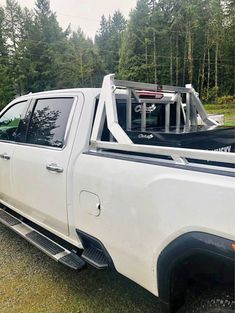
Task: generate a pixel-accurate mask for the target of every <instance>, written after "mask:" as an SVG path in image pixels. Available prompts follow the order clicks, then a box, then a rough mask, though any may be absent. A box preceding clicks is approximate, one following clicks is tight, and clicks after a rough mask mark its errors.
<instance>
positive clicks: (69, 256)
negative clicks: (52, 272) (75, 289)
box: [0, 209, 86, 270]
mask: <svg viewBox="0 0 235 313" xmlns="http://www.w3.org/2000/svg"><path fill="white" fill-rule="evenodd" d="M0 223H2V224H4V225H5V226H7V227H8V228H10V229H12V230H13V231H14V232H15V233H17V234H18V235H20V236H21V237H23V238H24V239H26V240H27V241H28V242H30V243H31V244H33V245H34V246H35V247H37V248H38V249H40V250H41V251H42V252H44V253H46V254H47V255H48V256H50V257H51V258H52V259H53V260H55V261H57V262H59V263H62V264H63V265H66V266H68V267H69V268H71V269H74V270H81V269H82V268H84V267H85V265H86V262H85V261H84V260H83V259H82V258H80V257H79V256H78V255H77V254H76V253H74V252H71V251H69V250H68V249H66V248H64V247H62V246H61V245H59V244H57V243H56V242H54V241H52V240H51V239H49V238H47V237H46V236H44V235H42V234H41V233H40V232H38V231H36V230H35V229H33V228H32V227H30V226H28V225H27V224H25V223H23V222H22V221H21V220H20V219H18V218H16V217H15V216H13V215H11V214H10V213H8V212H6V211H5V210H3V209H0Z"/></svg>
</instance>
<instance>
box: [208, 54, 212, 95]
mask: <svg viewBox="0 0 235 313" xmlns="http://www.w3.org/2000/svg"><path fill="white" fill-rule="evenodd" d="M207 62H208V72H207V99H208V98H209V90H210V75H211V60H210V48H208V60H207Z"/></svg>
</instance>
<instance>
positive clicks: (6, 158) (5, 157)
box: [0, 153, 11, 160]
mask: <svg viewBox="0 0 235 313" xmlns="http://www.w3.org/2000/svg"><path fill="white" fill-rule="evenodd" d="M0 158H1V159H4V160H10V158H11V157H10V156H9V155H8V154H7V153H3V154H0Z"/></svg>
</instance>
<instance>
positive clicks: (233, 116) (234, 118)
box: [204, 103, 235, 126]
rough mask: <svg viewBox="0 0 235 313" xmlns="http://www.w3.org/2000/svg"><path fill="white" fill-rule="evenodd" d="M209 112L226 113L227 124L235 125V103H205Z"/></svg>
mask: <svg viewBox="0 0 235 313" xmlns="http://www.w3.org/2000/svg"><path fill="white" fill-rule="evenodd" d="M204 107H205V109H206V111H207V113H208V114H224V118H225V123H224V125H225V126H235V105H234V104H232V103H229V104H226V103H225V104H205V105H204Z"/></svg>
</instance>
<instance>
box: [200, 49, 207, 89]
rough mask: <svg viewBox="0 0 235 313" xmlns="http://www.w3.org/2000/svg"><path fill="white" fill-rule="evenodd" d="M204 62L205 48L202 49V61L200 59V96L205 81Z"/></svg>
mask: <svg viewBox="0 0 235 313" xmlns="http://www.w3.org/2000/svg"><path fill="white" fill-rule="evenodd" d="M205 60H206V48H204V52H203V59H202V67H201V88H200V94H202V92H203V87H204V81H205Z"/></svg>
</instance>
